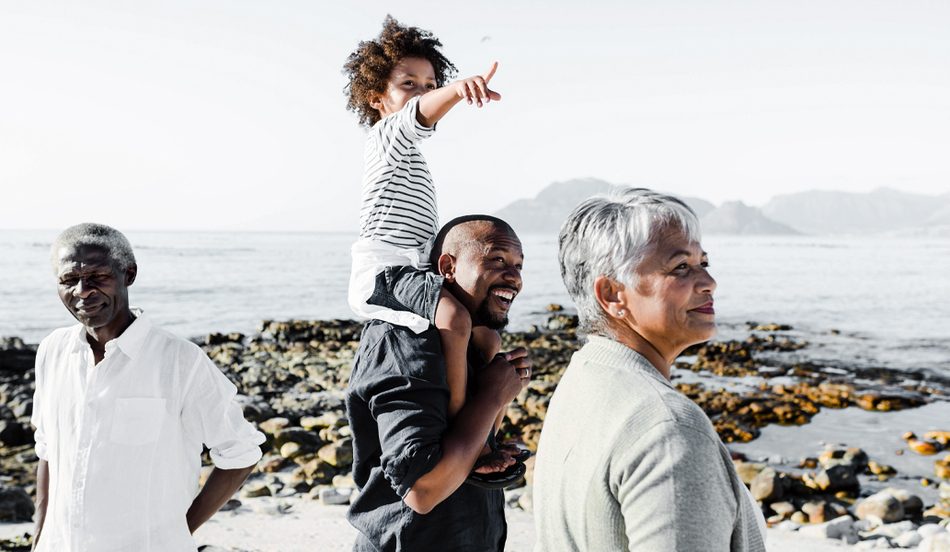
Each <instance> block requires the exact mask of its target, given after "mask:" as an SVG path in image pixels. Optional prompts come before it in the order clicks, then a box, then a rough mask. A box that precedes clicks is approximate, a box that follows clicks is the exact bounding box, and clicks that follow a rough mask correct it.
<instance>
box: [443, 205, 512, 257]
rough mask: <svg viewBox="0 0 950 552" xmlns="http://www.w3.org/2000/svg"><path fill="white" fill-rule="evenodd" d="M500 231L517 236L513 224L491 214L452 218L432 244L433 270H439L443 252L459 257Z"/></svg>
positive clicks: (480, 245)
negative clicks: (463, 252)
mask: <svg viewBox="0 0 950 552" xmlns="http://www.w3.org/2000/svg"><path fill="white" fill-rule="evenodd" d="M498 232H501V233H505V234H509V235H511V236H515V231H514V229H512V228H511V225H509V224H508V223H507V222H505V221H503V220H501V219H500V218H498V217H493V216H491V215H465V216H461V217H456V218H454V219H452V220H450V221H449V222H447V223H446V224H445V225H444V226H443V227H442V229H441V230H439V233H438V235H436V237H435V243H434V244H433V245H432V255H431V258H430V262H431V263H432V268H433V270H438V264H439V257H441V256H442V255H443V254H446V253H447V254H449V255H452V256H453V257H458V256H459V255H460V254H461V253H462V251H464V250H465V249H467V248H469V247H472V248H476V249H480V248H482V247H484V246H485V245H486V243H487V242H488V241H489V240H490V238H491V236H492V235H494V234H496V233H498Z"/></svg>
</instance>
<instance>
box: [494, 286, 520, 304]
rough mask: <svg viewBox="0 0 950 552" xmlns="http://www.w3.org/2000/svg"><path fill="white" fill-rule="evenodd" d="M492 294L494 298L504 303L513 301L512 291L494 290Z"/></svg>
mask: <svg viewBox="0 0 950 552" xmlns="http://www.w3.org/2000/svg"><path fill="white" fill-rule="evenodd" d="M492 293H494V294H495V296H496V297H499V298H501V299H504V300H506V301H512V300H514V298H515V294H514V292H513V291H509V290H502V289H499V290H495V291H494V292H492Z"/></svg>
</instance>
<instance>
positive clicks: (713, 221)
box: [700, 201, 799, 235]
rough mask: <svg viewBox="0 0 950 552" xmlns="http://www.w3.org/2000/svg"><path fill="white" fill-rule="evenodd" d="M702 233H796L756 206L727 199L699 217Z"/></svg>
mask: <svg viewBox="0 0 950 552" xmlns="http://www.w3.org/2000/svg"><path fill="white" fill-rule="evenodd" d="M700 222H701V226H702V229H703V234H741V235H762V234H770V235H775V234H798V233H799V232H796V231H795V230H794V229H792V228H790V227H788V226H786V225H784V224H782V223H780V222H775V221H774V220H772V219H770V218H768V217H766V216H765V215H763V214H762V211H761V210H760V209H758V208H756V207H749V206H748V205H746V204H745V203H742V202H741V201H728V202H726V203H723V204H722V205H720V206H719V207H717V208H716V209H714V210H713V211H710V212H708V213H706V215H705V216H703V217H702V219H701V221H700Z"/></svg>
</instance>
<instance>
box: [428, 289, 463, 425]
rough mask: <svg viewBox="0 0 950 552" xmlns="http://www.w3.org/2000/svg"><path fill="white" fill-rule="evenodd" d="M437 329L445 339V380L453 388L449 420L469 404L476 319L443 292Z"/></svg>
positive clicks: (446, 292)
mask: <svg viewBox="0 0 950 552" xmlns="http://www.w3.org/2000/svg"><path fill="white" fill-rule="evenodd" d="M435 327H436V329H438V330H439V335H440V336H441V338H442V354H443V355H444V356H445V378H446V381H447V383H448V385H449V419H452V418H454V417H455V415H456V414H458V411H459V410H461V409H462V405H463V404H465V389H466V387H467V385H468V360H467V355H466V353H467V351H468V341H469V339H470V338H471V337H472V317H471V315H469V313H468V310H466V308H465V307H464V306H462V304H461V303H459V301H458V299H456V298H455V297H454V296H453V295H452V294H451V293H449V292H448V291H446V290H445V289H442V291H441V292H440V293H439V305H438V307H437V308H436V311H435Z"/></svg>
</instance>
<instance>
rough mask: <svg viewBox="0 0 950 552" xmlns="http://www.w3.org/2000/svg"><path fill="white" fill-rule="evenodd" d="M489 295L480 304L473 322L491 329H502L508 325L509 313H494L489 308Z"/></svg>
mask: <svg viewBox="0 0 950 552" xmlns="http://www.w3.org/2000/svg"><path fill="white" fill-rule="evenodd" d="M489 299H490V298H489V297H486V298H485V300H484V301H482V303H481V304H480V305H478V310H476V311H475V316H474V317H472V322H474V323H475V324H476V325H478V326H485V327H487V328H488V329H489V330H501V329H504V327H505V326H507V325H508V315H506V314H494V313H492V312H491V310H490V309H489V308H488V301H489Z"/></svg>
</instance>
